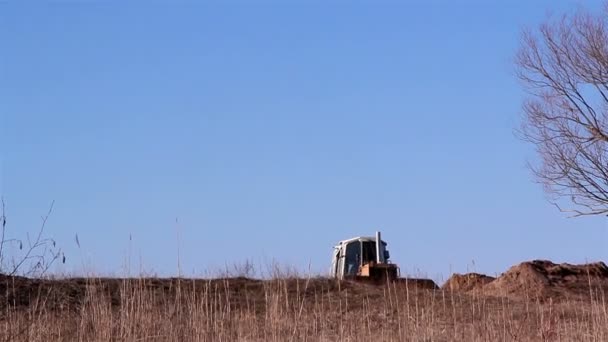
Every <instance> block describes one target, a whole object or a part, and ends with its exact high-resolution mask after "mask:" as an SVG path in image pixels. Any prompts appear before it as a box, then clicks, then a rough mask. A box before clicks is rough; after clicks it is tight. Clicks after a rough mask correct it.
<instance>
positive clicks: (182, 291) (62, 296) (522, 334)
mask: <svg viewBox="0 0 608 342" xmlns="http://www.w3.org/2000/svg"><path fill="white" fill-rule="evenodd" d="M10 286H11V285H10V284H9V286H8V287H7V288H6V289H5V290H6V293H7V296H5V297H3V298H5V299H6V300H4V301H3V302H2V303H0V305H1V306H0V308H1V313H0V315H1V316H0V341H32V342H34V341H281V342H282V341H368V340H374V341H608V313H607V305H606V303H605V300H604V296H603V292H601V291H596V290H593V289H590V292H589V297H588V298H584V299H581V300H574V299H570V300H560V301H557V300H544V301H541V300H539V299H533V298H510V297H490V296H482V295H470V294H469V295H466V294H458V293H455V292H451V291H449V290H445V291H444V290H438V291H428V290H419V289H416V288H413V287H408V286H403V285H402V284H392V285H386V286H372V285H366V284H356V283H350V282H337V281H335V280H330V279H323V278H304V279H302V278H296V277H291V276H286V275H283V276H281V277H275V278H273V279H269V280H251V279H247V278H238V277H237V278H226V279H215V280H204V279H197V280H192V279H155V278H138V279H137V278H136V279H101V278H97V279H96V278H86V279H72V280H69V279H68V280H55V281H47V282H46V283H45V285H41V286H37V287H35V289H34V290H33V291H30V293H29V294H28V297H27V298H22V297H20V299H16V297H15V296H12V297H11V296H8V293H9V292H10V290H11V289H10ZM12 286H13V287H16V286H17V285H16V283H13V285H12ZM28 286H29V285H28ZM32 286H33V285H32ZM30 289H31V288H30ZM19 291H21V292H22V294H23V291H25V290H23V289H21V290H19ZM19 301H21V302H19ZM24 302H27V305H23V303H24Z"/></svg>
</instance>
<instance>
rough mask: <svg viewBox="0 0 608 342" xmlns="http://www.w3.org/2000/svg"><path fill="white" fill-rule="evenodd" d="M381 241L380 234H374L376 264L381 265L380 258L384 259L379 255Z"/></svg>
mask: <svg viewBox="0 0 608 342" xmlns="http://www.w3.org/2000/svg"><path fill="white" fill-rule="evenodd" d="M381 246H382V240H381V239H380V232H376V262H377V263H379V264H381V263H382V258H383V257H384V255H382V254H380V251H381V250H382V247H381Z"/></svg>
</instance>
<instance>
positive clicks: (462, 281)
mask: <svg viewBox="0 0 608 342" xmlns="http://www.w3.org/2000/svg"><path fill="white" fill-rule="evenodd" d="M493 280H494V277H490V276H487V275H485V274H479V273H466V274H458V273H454V274H453V275H452V276H451V277H450V279H448V281H446V282H445V284H443V286H442V287H441V288H442V289H444V290H450V291H458V292H467V291H471V290H478V289H481V288H483V287H484V286H485V285H486V284H488V283H490V282H492V281H493Z"/></svg>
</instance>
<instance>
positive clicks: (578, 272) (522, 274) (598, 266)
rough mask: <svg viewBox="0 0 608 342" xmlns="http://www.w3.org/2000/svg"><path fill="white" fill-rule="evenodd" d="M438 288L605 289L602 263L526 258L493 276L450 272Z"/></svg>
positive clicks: (521, 293) (515, 292) (559, 292)
mask: <svg viewBox="0 0 608 342" xmlns="http://www.w3.org/2000/svg"><path fill="white" fill-rule="evenodd" d="M442 289H445V290H451V291H458V292H475V293H478V294H486V295H493V296H509V297H534V298H541V299H542V298H545V299H546V298H556V297H581V296H589V295H593V294H594V292H597V291H605V290H608V266H606V264H605V263H603V262H596V263H589V264H581V265H573V264H568V263H562V264H555V263H553V262H551V261H548V260H533V261H526V262H523V263H521V264H519V265H515V266H513V267H511V268H510V269H509V270H507V271H506V272H504V273H503V274H501V275H500V276H499V277H497V278H493V277H489V276H486V275H483V274H478V273H467V274H454V275H452V277H450V278H449V279H448V281H447V282H446V283H445V284H444V285H443V286H442Z"/></svg>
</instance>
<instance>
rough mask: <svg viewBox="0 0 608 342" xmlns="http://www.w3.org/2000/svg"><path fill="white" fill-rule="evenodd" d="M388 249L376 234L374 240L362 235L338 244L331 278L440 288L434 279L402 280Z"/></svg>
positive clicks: (335, 247) (333, 259)
mask: <svg viewBox="0 0 608 342" xmlns="http://www.w3.org/2000/svg"><path fill="white" fill-rule="evenodd" d="M386 246H387V243H386V242H385V241H383V240H382V239H381V235H380V232H376V236H375V237H367V236H359V237H354V238H351V239H347V240H342V241H340V242H338V244H337V245H336V246H334V253H333V258H332V267H331V276H332V277H333V278H337V279H341V280H342V279H351V280H356V281H366V282H372V283H386V282H405V283H407V282H410V283H412V284H413V285H416V286H418V287H422V288H429V289H436V288H438V287H437V284H435V282H434V281H433V280H431V279H421V278H401V275H400V270H399V266H398V265H396V264H393V263H391V262H390V260H389V258H390V253H389V251H388V249H387V248H386Z"/></svg>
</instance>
